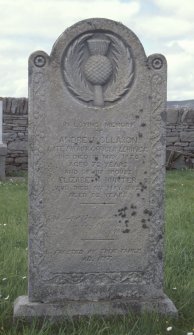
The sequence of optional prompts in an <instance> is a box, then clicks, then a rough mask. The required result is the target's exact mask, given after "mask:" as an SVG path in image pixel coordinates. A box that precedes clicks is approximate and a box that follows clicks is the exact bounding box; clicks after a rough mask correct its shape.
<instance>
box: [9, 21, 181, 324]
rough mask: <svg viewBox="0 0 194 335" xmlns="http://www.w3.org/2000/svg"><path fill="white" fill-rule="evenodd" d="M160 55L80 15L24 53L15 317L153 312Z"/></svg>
mask: <svg viewBox="0 0 194 335" xmlns="http://www.w3.org/2000/svg"><path fill="white" fill-rule="evenodd" d="M166 71H167V70H166V60H165V58H164V57H163V56H162V55H160V54H154V55H151V56H149V57H148V58H147V57H146V55H145V52H144V49H143V47H142V45H141V43H140V41H139V40H138V38H137V37H136V36H135V34H134V33H133V32H132V31H131V30H129V29H128V28H127V27H125V26H123V25H122V24H120V23H117V22H114V21H111V20H106V19H88V20H85V21H82V22H79V23H77V24H75V25H73V26H72V27H71V28H69V29H67V30H66V31H65V32H64V33H63V34H62V35H61V36H60V37H59V38H58V40H57V41H56V43H55V44H54V46H53V49H52V52H51V55H50V56H48V55H47V54H46V53H45V52H42V51H37V52H35V53H33V54H32V55H31V56H30V59H29V85H30V87H29V234H30V236H29V293H28V297H25V296H23V297H19V298H18V299H17V300H16V302H15V309H14V317H15V319H18V318H20V317H22V318H24V319H25V318H26V319H29V320H32V319H33V318H34V317H46V318H49V319H52V320H54V321H55V320H58V319H63V317H67V316H70V317H72V316H78V315H79V316H82V315H83V316H85V315H87V316H88V315H94V314H95V315H105V316H109V315H113V314H121V315H122V314H126V313H128V311H129V310H134V311H143V310H154V311H158V312H160V313H167V314H172V315H176V308H175V307H174V305H173V303H172V302H171V300H170V299H169V298H168V297H167V296H166V295H165V294H164V292H163V240H164V236H163V226H164V218H163V196H164V177H165V122H164V119H165V111H164V110H165V103H166Z"/></svg>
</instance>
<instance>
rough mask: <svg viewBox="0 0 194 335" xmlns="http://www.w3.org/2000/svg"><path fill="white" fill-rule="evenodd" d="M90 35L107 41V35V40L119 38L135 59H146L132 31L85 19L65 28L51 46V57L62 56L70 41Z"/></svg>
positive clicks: (116, 23) (119, 24) (106, 20)
mask: <svg viewBox="0 0 194 335" xmlns="http://www.w3.org/2000/svg"><path fill="white" fill-rule="evenodd" d="M90 34H91V37H92V36H93V35H94V36H93V37H95V35H98V34H99V35H100V36H101V37H104V38H105V39H107V35H109V38H110V37H111V36H113V37H115V38H119V39H120V40H121V41H123V43H124V44H125V45H128V46H129V47H130V48H131V51H132V52H133V54H134V55H133V56H134V57H135V58H136V57H137V58H144V57H146V55H145V51H144V48H143V46H142V44H141V42H140V40H139V39H138V37H137V36H136V35H135V34H134V32H133V31H132V30H130V29H129V28H127V27H126V26H124V25H123V24H122V23H120V22H116V21H113V20H109V19H104V18H90V19H86V20H83V21H80V22H78V23H76V24H74V25H72V26H71V27H69V28H67V29H66V30H65V31H64V32H63V33H62V34H61V35H60V36H59V37H58V39H57V40H56V42H55V44H54V45H53V49H52V52H51V57H60V56H62V54H63V52H64V49H65V48H66V47H67V46H68V45H69V44H71V43H72V41H74V40H77V39H79V38H80V37H81V36H82V37H83V38H84V35H90Z"/></svg>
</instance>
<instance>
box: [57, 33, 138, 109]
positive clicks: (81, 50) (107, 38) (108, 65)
mask: <svg viewBox="0 0 194 335" xmlns="http://www.w3.org/2000/svg"><path fill="white" fill-rule="evenodd" d="M62 72H63V77H64V80H65V83H66V85H67V88H68V90H69V91H70V92H71V93H72V94H73V95H74V96H75V97H76V98H78V99H79V100H81V101H83V102H87V103H89V104H90V105H93V106H98V107H104V106H105V105H106V104H107V103H110V102H114V101H117V100H119V99H120V98H121V97H122V96H123V95H124V94H125V93H126V92H127V91H128V90H129V88H130V86H131V84H132V82H133V79H134V61H133V58H132V56H131V53H130V50H129V47H127V46H126V45H125V44H124V43H123V41H122V40H120V39H119V38H118V37H116V36H114V35H112V34H85V35H83V36H81V37H79V38H78V39H76V40H75V41H74V42H73V43H72V44H71V45H70V46H69V48H68V49H67V51H66V53H65V54H64V57H63V63H62Z"/></svg>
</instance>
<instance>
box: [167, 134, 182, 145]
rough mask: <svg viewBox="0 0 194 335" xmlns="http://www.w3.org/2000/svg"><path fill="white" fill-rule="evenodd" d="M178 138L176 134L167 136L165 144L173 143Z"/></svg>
mask: <svg viewBox="0 0 194 335" xmlns="http://www.w3.org/2000/svg"><path fill="white" fill-rule="evenodd" d="M178 140H179V138H178V136H168V137H167V139H166V144H171V143H175V142H177V141H178Z"/></svg>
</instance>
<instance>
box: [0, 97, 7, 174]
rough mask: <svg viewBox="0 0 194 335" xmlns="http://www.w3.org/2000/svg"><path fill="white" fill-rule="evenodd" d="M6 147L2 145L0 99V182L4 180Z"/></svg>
mask: <svg viewBox="0 0 194 335" xmlns="http://www.w3.org/2000/svg"><path fill="white" fill-rule="evenodd" d="M6 155H7V145H6V144H5V143H3V101H2V100H1V98H0V180H4V179H5V159H6Z"/></svg>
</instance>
